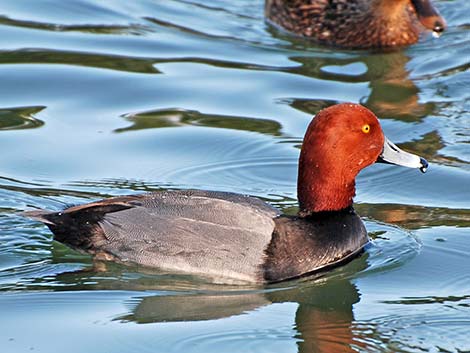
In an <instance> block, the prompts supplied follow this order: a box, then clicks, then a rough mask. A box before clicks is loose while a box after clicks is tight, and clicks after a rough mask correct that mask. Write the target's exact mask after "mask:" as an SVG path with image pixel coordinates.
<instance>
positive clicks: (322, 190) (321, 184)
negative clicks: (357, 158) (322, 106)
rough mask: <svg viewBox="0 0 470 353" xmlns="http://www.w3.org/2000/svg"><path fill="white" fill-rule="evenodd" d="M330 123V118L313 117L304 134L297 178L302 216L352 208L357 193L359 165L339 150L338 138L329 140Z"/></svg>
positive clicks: (300, 213)
mask: <svg viewBox="0 0 470 353" xmlns="http://www.w3.org/2000/svg"><path fill="white" fill-rule="evenodd" d="M328 124H329V121H328V120H325V119H323V121H319V120H317V119H313V121H312V122H311V124H310V126H309V128H308V129H307V132H306V134H305V137H304V142H303V144H302V149H301V151H300V158H299V172H298V178H297V197H298V200H299V207H300V211H299V215H300V216H309V215H312V214H313V213H316V212H325V211H339V210H342V209H345V208H348V207H351V206H352V203H353V198H354V196H355V194H356V184H355V178H356V175H357V174H358V173H359V171H360V169H361V168H360V164H358V163H351V160H350V159H349V158H347V157H345V156H344V151H343V152H342V151H340V150H338V148H337V145H338V143H339V141H333V142H332V141H331V140H330V141H327V140H328V139H329V137H328V136H331V134H330V135H328V134H326V135H325V134H324V133H323V130H324V129H325V128H324V126H325V125H328ZM317 125H320V126H317Z"/></svg>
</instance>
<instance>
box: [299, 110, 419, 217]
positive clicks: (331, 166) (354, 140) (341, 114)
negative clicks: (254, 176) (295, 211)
mask: <svg viewBox="0 0 470 353" xmlns="http://www.w3.org/2000/svg"><path fill="white" fill-rule="evenodd" d="M389 150H391V151H392V152H391V154H387V160H386V162H388V163H395V164H401V165H405V166H408V167H416V168H422V169H425V168H426V167H427V162H426V161H425V160H424V159H422V158H420V157H418V156H415V155H411V154H409V153H406V152H404V151H401V150H400V149H398V148H397V147H396V146H395V145H393V144H392V143H391V142H389V141H388V140H387V139H386V138H385V136H384V134H383V132H382V128H381V127H380V123H379V121H378V119H377V117H376V116H375V115H374V113H372V112H371V111H370V110H368V109H367V108H364V107H363V106H361V105H357V104H351V103H346V104H338V105H334V106H331V107H329V108H326V109H323V110H322V111H320V112H319V113H318V114H317V115H316V117H315V118H314V119H313V120H312V122H311V123H310V125H309V127H308V129H307V132H306V134H305V137H304V142H303V144H302V150H301V152H300V160H299V176H298V184H297V192H298V199H299V204H300V215H304V216H305V215H309V214H311V213H313V212H321V211H335V210H341V209H344V208H347V207H349V206H351V205H352V202H353V197H354V195H355V191H356V190H355V178H356V175H357V174H358V173H359V172H360V171H361V170H362V169H363V168H365V167H367V166H369V165H371V164H373V163H375V162H376V161H377V160H378V159H379V157H380V156H381V154H384V153H390V152H389ZM392 154H396V155H397V156H394V155H393V156H392ZM388 157H392V158H388Z"/></svg>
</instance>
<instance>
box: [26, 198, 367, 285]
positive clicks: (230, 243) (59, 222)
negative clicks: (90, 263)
mask: <svg viewBox="0 0 470 353" xmlns="http://www.w3.org/2000/svg"><path fill="white" fill-rule="evenodd" d="M30 216H34V218H36V219H39V220H41V221H43V222H44V223H46V224H47V225H48V226H49V228H50V229H51V230H52V232H53V233H54V234H55V239H56V240H58V241H59V242H62V243H64V244H67V245H69V246H71V247H73V248H75V249H79V250H85V251H87V252H89V253H92V254H94V255H95V257H96V258H98V259H104V260H113V261H119V262H124V263H130V264H137V265H140V266H145V267H153V268H159V269H161V270H164V271H171V272H186V273H193V274H197V275H203V276H206V277H210V278H212V279H213V280H214V281H220V282H232V283H238V282H240V283H243V282H244V283H249V282H251V283H253V282H257V283H262V282H277V281H281V280H285V279H289V278H295V277H299V276H302V275H305V274H308V273H312V272H316V271H319V270H320V269H322V268H324V267H327V266H331V265H334V264H335V263H337V262H339V261H345V260H346V259H347V258H349V257H350V256H352V255H354V254H356V253H357V252H358V251H360V250H361V248H362V246H364V244H366V243H367V239H368V238H367V232H366V230H365V227H364V225H363V223H362V221H361V220H360V218H359V217H358V216H357V215H356V214H355V213H354V212H353V211H352V210H345V211H344V212H333V213H325V214H322V215H320V216H319V217H316V218H315V217H312V218H310V219H299V218H298V217H288V216H281V215H280V213H279V211H278V210H276V209H275V208H273V207H271V206H269V205H268V204H266V203H265V202H263V201H262V200H260V199H258V198H255V197H250V196H244V195H238V194H233V193H227V192H213V191H200V190H182V191H162V192H153V193H147V194H142V195H134V196H126V197H117V198H110V199H107V200H104V201H101V202H97V203H92V204H87V205H83V206H76V207H72V208H69V209H66V210H64V211H63V212H50V213H49V212H43V211H39V212H36V213H30ZM333 235H334V236H333Z"/></svg>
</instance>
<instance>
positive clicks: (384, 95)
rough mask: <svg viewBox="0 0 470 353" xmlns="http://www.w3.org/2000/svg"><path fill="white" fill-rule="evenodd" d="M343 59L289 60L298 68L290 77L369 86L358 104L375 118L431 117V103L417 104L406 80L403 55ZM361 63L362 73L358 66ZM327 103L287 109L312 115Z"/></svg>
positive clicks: (412, 86) (299, 103)
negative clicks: (366, 108) (375, 116)
mask: <svg viewBox="0 0 470 353" xmlns="http://www.w3.org/2000/svg"><path fill="white" fill-rule="evenodd" d="M344 56H345V57H344V58H338V57H337V56H336V57H332V58H330V57H328V55H324V56H320V55H318V54H317V55H316V56H301V57H291V60H293V61H296V62H299V63H301V64H302V65H301V66H299V67H296V68H294V69H291V70H289V71H291V72H292V73H297V74H301V75H304V76H308V77H314V78H318V79H321V80H331V81H342V82H351V83H360V82H369V88H370V94H369V95H368V96H367V97H364V98H363V100H362V102H361V103H362V104H364V105H365V106H367V107H368V108H369V109H371V110H372V111H373V112H374V113H375V114H376V115H377V116H378V117H381V118H394V119H398V120H402V121H407V122H413V121H419V120H420V119H422V118H423V117H425V116H427V115H429V114H432V113H433V110H434V105H433V104H432V103H420V102H419V96H418V93H419V89H418V88H417V87H416V85H415V84H414V82H413V81H412V80H411V79H410V77H409V73H408V70H407V69H406V65H407V63H408V62H409V60H410V58H409V57H408V56H406V55H405V54H404V53H403V52H401V51H400V52H391V53H375V54H370V53H365V54H357V53H354V52H351V53H349V54H348V53H347V52H345V53H344ZM360 63H363V64H364V65H365V68H366V70H364V69H363V68H362V67H361V66H360V65H359V64H360ZM334 103H337V102H336V101H335V102H330V101H326V102H325V101H320V102H316V101H311V102H310V103H309V101H306V100H302V99H301V100H297V99H295V98H294V99H292V102H291V104H290V105H291V106H292V107H294V108H296V109H299V110H302V111H304V112H307V113H309V114H312V115H313V114H316V113H317V112H318V110H320V109H322V108H324V107H325V106H327V105H331V104H334Z"/></svg>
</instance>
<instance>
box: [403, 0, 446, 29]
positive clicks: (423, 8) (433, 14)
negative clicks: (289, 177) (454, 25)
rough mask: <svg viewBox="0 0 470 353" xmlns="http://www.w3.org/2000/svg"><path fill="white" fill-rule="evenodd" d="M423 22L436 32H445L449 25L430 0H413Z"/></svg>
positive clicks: (426, 26)
mask: <svg viewBox="0 0 470 353" xmlns="http://www.w3.org/2000/svg"><path fill="white" fill-rule="evenodd" d="M411 3H412V4H413V6H414V8H415V10H416V14H417V15H418V19H419V21H420V22H421V24H422V25H423V26H424V27H425V28H427V29H429V30H431V31H433V32H434V33H441V32H443V31H444V30H445V29H446V27H447V25H446V21H445V20H444V18H442V16H441V15H439V12H437V10H436V8H435V7H434V6H433V5H432V3H431V1H430V0H411Z"/></svg>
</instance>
